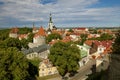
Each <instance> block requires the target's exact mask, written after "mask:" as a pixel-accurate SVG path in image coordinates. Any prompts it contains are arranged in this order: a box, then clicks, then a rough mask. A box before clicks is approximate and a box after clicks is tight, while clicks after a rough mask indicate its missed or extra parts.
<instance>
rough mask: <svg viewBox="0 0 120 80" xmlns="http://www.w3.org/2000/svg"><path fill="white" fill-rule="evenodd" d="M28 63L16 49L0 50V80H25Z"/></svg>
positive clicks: (27, 74)
mask: <svg viewBox="0 0 120 80" xmlns="http://www.w3.org/2000/svg"><path fill="white" fill-rule="evenodd" d="M28 68H29V65H28V61H27V59H26V57H25V56H24V55H23V54H22V53H21V52H20V51H18V49H16V48H13V47H12V48H6V49H0V80H26V79H27V77H28V76H29V73H28Z"/></svg>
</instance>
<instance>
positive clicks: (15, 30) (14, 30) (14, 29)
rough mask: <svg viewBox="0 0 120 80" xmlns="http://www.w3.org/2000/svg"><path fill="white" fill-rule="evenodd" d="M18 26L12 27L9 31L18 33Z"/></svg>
mask: <svg viewBox="0 0 120 80" xmlns="http://www.w3.org/2000/svg"><path fill="white" fill-rule="evenodd" d="M18 31H19V30H18V28H17V27H14V28H12V29H11V31H10V33H18Z"/></svg>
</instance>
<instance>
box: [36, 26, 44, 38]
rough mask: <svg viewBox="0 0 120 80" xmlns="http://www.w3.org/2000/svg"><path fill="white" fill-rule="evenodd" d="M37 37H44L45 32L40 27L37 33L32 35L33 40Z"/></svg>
mask: <svg viewBox="0 0 120 80" xmlns="http://www.w3.org/2000/svg"><path fill="white" fill-rule="evenodd" d="M38 36H46V34H45V31H44V29H43V27H42V26H41V27H40V29H39V31H38V32H37V33H36V34H35V35H34V38H36V37H38Z"/></svg>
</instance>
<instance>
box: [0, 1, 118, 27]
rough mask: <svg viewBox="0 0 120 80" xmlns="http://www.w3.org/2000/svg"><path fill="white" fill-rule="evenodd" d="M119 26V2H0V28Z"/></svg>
mask: <svg viewBox="0 0 120 80" xmlns="http://www.w3.org/2000/svg"><path fill="white" fill-rule="evenodd" d="M50 13H51V14H52V21H53V23H54V25H55V26H56V27H116V26H117V27H119V26H120V0H0V27H15V26H17V27H25V26H27V27H32V25H33V23H34V24H35V26H36V27H40V26H43V27H48V22H49V14H50Z"/></svg>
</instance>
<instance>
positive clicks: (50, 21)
mask: <svg viewBox="0 0 120 80" xmlns="http://www.w3.org/2000/svg"><path fill="white" fill-rule="evenodd" d="M49 23H52V15H51V13H50V20H49Z"/></svg>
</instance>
